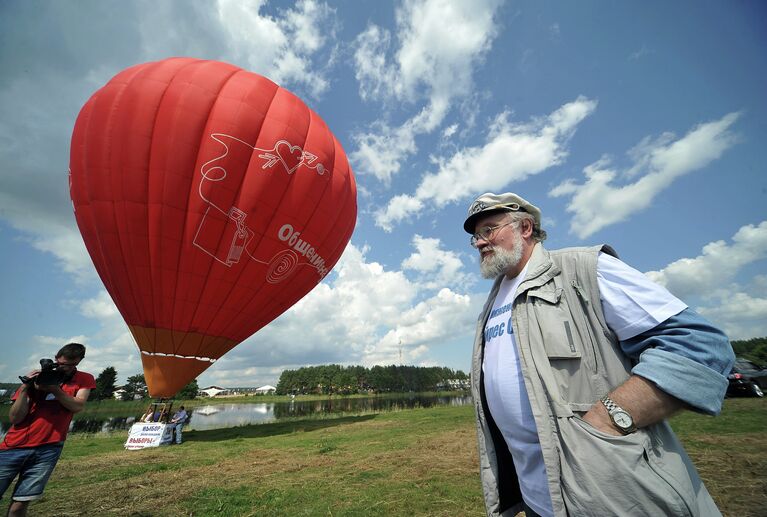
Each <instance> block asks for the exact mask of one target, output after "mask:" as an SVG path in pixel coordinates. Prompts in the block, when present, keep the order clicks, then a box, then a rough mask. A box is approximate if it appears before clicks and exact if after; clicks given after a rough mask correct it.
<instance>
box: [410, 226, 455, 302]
mask: <svg viewBox="0 0 767 517" xmlns="http://www.w3.org/2000/svg"><path fill="white" fill-rule="evenodd" d="M412 242H413V247H414V248H415V250H416V251H415V252H413V253H412V254H411V255H410V256H409V257H408V258H406V259H405V260H403V261H402V268H403V269H406V270H411V271H416V272H417V273H419V274H420V275H421V277H422V278H421V282H422V283H423V285H424V286H425V287H426V288H429V289H435V288H438V287H440V286H446V285H450V286H458V287H463V286H465V285H466V284H467V283H468V282H469V276H468V275H467V274H466V273H464V272H463V271H462V270H463V262H462V261H461V258H460V257H459V256H458V253H456V252H454V251H448V250H443V249H441V243H440V240H439V239H434V238H427V237H422V236H420V235H417V234H416V235H415V236H413V241H412Z"/></svg>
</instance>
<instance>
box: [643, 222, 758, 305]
mask: <svg viewBox="0 0 767 517" xmlns="http://www.w3.org/2000/svg"><path fill="white" fill-rule="evenodd" d="M765 257H767V221H762V222H761V223H759V225H756V226H754V225H752V224H749V225H746V226H743V227H741V228H740V229H739V230H738V231H737V233H735V235H734V236H733V237H732V244H727V243H726V242H725V241H723V240H719V241H715V242H710V243H708V244H706V245H705V246H704V247H703V250H702V253H701V254H700V255H698V256H697V257H695V258H682V259H679V260H677V261H675V262H672V263H671V264H669V265H668V266H666V267H665V268H663V269H662V270H660V271H650V272H648V273H647V275H648V276H649V277H650V278H651V279H652V280H654V281H656V282H658V283H659V284H661V285H663V286H665V287H666V288H667V289H669V290H670V291H671V292H673V293H674V294H676V295H677V296H679V297H680V298H686V297H692V296H706V295H707V294H710V293H712V292H714V291H716V290H717V289H720V286H722V285H725V286H726V284H727V283H728V282H730V281H732V279H733V278H735V276H736V275H737V273H738V272H739V271H740V270H741V269H742V268H743V267H744V266H746V265H748V264H752V263H754V262H757V261H759V260H762V259H764V258H765Z"/></svg>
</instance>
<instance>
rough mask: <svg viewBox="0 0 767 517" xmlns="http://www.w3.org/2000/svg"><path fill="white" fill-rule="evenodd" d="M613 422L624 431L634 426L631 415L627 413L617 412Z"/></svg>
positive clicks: (614, 414)
mask: <svg viewBox="0 0 767 517" xmlns="http://www.w3.org/2000/svg"><path fill="white" fill-rule="evenodd" d="M613 421H614V422H615V424H616V425H617V426H618V427H622V428H624V429H628V428H629V427H631V426H632V425H633V424H634V420H632V418H631V415H629V414H628V413H626V412H625V411H616V412H615V413H613Z"/></svg>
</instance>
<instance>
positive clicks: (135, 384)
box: [122, 373, 148, 400]
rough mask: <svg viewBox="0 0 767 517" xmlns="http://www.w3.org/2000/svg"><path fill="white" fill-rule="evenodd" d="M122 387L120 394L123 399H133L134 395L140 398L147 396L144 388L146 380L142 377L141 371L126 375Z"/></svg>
mask: <svg viewBox="0 0 767 517" xmlns="http://www.w3.org/2000/svg"><path fill="white" fill-rule="evenodd" d="M123 389H124V390H125V392H124V393H123V395H122V399H123V400H134V399H135V398H136V395H138V396H139V397H141V398H146V397H147V396H148V393H147V390H146V380H145V379H144V374H143V373H139V374H136V375H131V376H130V377H128V380H127V382H126V383H125V386H123Z"/></svg>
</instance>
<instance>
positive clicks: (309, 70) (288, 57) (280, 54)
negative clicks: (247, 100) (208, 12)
mask: <svg viewBox="0 0 767 517" xmlns="http://www.w3.org/2000/svg"><path fill="white" fill-rule="evenodd" d="M265 5H266V0H251V1H241V0H218V9H217V11H218V21H219V23H220V24H221V29H222V30H223V31H225V32H226V34H227V35H228V40H227V42H226V43H227V45H228V47H229V50H230V52H231V53H232V55H233V56H234V57H235V60H236V61H237V62H242V63H247V64H248V67H249V68H250V69H251V70H253V71H255V72H258V73H261V74H264V75H266V76H268V77H269V78H270V79H272V80H273V81H274V82H276V83H278V84H280V85H283V86H284V85H285V84H298V85H301V86H302V87H304V88H306V89H307V90H308V91H309V93H310V94H311V95H313V96H315V97H318V96H319V95H321V94H322V93H324V92H325V91H326V90H327V89H328V86H329V82H328V80H327V78H326V73H325V71H324V70H323V69H320V70H315V69H314V68H313V62H314V59H313V57H314V55H315V54H316V53H317V52H318V51H319V50H321V49H322V48H323V46H324V45H325V44H326V41H327V40H328V39H334V38H335V30H336V28H335V25H336V23H337V22H336V21H335V19H334V15H335V11H334V10H333V9H331V8H330V7H328V6H327V4H324V3H320V2H316V1H314V0H300V1H299V2H297V3H296V6H295V9H288V10H286V11H285V12H284V13H283V17H281V18H278V17H272V16H268V15H264V14H262V13H261V9H262V8H263V7H264V6H265Z"/></svg>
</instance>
